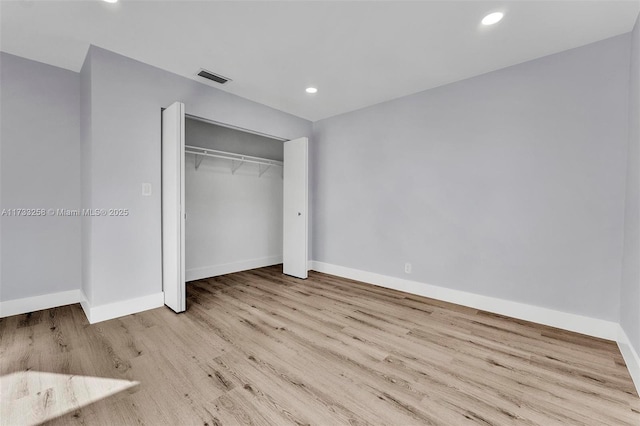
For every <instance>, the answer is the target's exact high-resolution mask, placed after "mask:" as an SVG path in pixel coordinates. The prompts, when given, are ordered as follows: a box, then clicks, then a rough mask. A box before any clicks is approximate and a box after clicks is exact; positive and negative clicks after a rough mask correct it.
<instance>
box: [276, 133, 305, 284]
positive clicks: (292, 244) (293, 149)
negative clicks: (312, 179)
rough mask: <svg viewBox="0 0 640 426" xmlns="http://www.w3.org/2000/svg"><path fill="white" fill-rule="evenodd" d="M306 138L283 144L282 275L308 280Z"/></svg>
mask: <svg viewBox="0 0 640 426" xmlns="http://www.w3.org/2000/svg"><path fill="white" fill-rule="evenodd" d="M308 145H309V141H308V139H307V138H300V139H294V140H292V141H288V142H285V143H284V191H283V195H284V200H283V201H284V206H283V211H284V223H283V226H284V228H283V233H284V235H283V253H282V256H283V272H284V273H285V274H287V275H292V276H294V277H298V278H307V238H308V220H307V213H308V211H307V200H308V194H307V187H308V185H307V180H308V179H307V164H308V160H307V158H308V155H307V153H308V148H309V147H308Z"/></svg>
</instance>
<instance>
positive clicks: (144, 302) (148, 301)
mask: <svg viewBox="0 0 640 426" xmlns="http://www.w3.org/2000/svg"><path fill="white" fill-rule="evenodd" d="M85 305H86V306H85ZM161 306H164V293H163V292H160V293H154V294H150V295H148V296H142V297H136V298H134V299H127V300H122V301H119V302H113V303H107V304H104V305H98V306H90V305H89V304H88V303H87V302H85V303H83V304H82V309H84V313H85V315H86V316H87V319H88V320H89V323H90V324H95V323H97V322H101V321H107V320H110V319H114V318H119V317H123V316H125V315H131V314H136V313H138V312H142V311H147V310H149V309H155V308H159V307H161Z"/></svg>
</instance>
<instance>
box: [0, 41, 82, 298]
mask: <svg viewBox="0 0 640 426" xmlns="http://www.w3.org/2000/svg"><path fill="white" fill-rule="evenodd" d="M0 91H1V92H2V97H1V108H2V124H1V129H0V139H1V141H2V160H1V161H2V163H1V165H0V181H1V186H2V199H1V200H0V204H1V208H2V209H13V208H45V209H49V208H53V209H57V208H66V209H78V208H80V127H79V93H80V87H79V84H78V74H77V73H74V72H71V71H66V70H63V69H60V68H56V67H52V66H49V65H45V64H42V63H39V62H34V61H30V60H27V59H23V58H20V57H17V56H13V55H10V54H7V53H0ZM1 220H2V231H3V232H2V240H1V242H2V248H1V254H0V257H1V258H2V271H1V276H0V281H1V283H0V300H2V301H7V300H13V299H21V298H24V297H31V296H38V295H43V294H49V293H56V292H60V291H66V290H73V289H78V288H80V268H81V255H80V247H81V241H80V232H81V231H80V218H79V217H55V216H46V217H6V216H5V217H2V219H1Z"/></svg>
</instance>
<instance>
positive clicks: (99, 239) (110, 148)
mask: <svg viewBox="0 0 640 426" xmlns="http://www.w3.org/2000/svg"><path fill="white" fill-rule="evenodd" d="M90 52H91V56H90V60H91V87H92V91H91V129H92V138H91V158H92V172H91V186H92V200H91V204H92V206H93V208H104V209H110V208H114V209H119V208H122V209H128V210H129V215H128V216H124V217H123V216H120V217H96V218H92V219H91V251H92V252H91V255H90V256H91V265H90V268H91V280H92V282H91V284H90V285H91V287H92V292H93V301H92V302H93V305H96V306H99V305H103V304H107V303H112V302H118V301H123V300H127V299H132V298H137V297H143V296H151V297H153V300H157V297H156V296H157V295H158V293H159V292H161V291H162V287H161V282H162V281H161V279H162V277H161V255H160V254H161V252H160V250H161V241H160V229H161V226H160V220H161V209H160V129H161V127H160V110H161V108H162V107H166V106H168V105H170V104H171V103H173V102H174V101H181V102H184V104H185V108H186V113H187V114H190V115H194V116H198V117H203V118H206V119H209V120H213V121H217V122H222V123H227V124H230V125H233V126H237V127H240V128H246V129H252V130H255V131H258V132H261V133H265V134H271V135H275V136H280V137H283V138H294V137H298V136H301V135H308V134H309V133H310V131H311V123H310V122H308V121H306V120H303V119H300V118H297V117H294V116H291V115H289V114H285V113H283V112H281V111H277V110H274V109H272V108H269V107H266V106H264V105H260V104H257V103H254V102H251V101H248V100H246V99H243V98H240V97H238V96H235V95H231V94H229V93H226V92H223V91H220V90H217V89H215V88H213V87H209V86H207V85H204V84H201V83H198V82H196V81H193V80H189V79H186V78H183V77H179V76H177V75H175V74H171V73H169V72H166V71H163V70H160V69H158V68H154V67H152V66H149V65H146V64H143V63H141V62H138V61H135V60H132V59H129V58H126V57H124V56H121V55H118V54H115V53H113V52H109V51H107V50H104V49H101V48H98V47H95V46H92V47H90ZM231 77H233V76H231ZM142 183H150V184H151V186H152V194H151V196H142Z"/></svg>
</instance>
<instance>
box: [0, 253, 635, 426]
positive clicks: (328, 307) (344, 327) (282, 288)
mask: <svg viewBox="0 0 640 426" xmlns="http://www.w3.org/2000/svg"><path fill="white" fill-rule="evenodd" d="M187 295H188V298H187V312H186V313H183V314H180V315H176V314H174V313H172V312H171V311H170V310H169V309H167V308H159V309H154V310H152V311H147V312H143V313H140V314H136V315H130V316H127V317H124V318H119V319H115V320H111V321H106V322H103V323H99V324H94V325H89V324H88V323H87V321H86V319H85V318H84V315H83V313H82V310H81V308H80V306H79V305H71V306H66V307H62V308H56V309H49V310H45V311H40V312H34V313H32V314H29V315H18V316H14V317H9V318H4V319H2V320H0V356H1V361H0V374H1V375H2V376H3V378H2V379H0V380H7V377H9V376H7V375H9V374H11V373H17V376H16V375H14V376H13V377H20V375H24V374H27V373H25V372H26V371H29V372H31V373H33V372H50V373H61V374H66V375H79V376H89V377H103V378H111V379H117V380H119V381H137V382H139V384H137V385H132V386H131V387H129V388H128V389H126V390H124V391H121V392H119V393H116V394H115V395H112V396H109V397H106V398H103V399H101V400H99V401H97V402H95V403H92V404H90V405H85V406H82V407H81V408H74V404H75V405H77V404H78V398H77V397H76V396H77V395H78V394H77V390H76V389H73V388H72V387H70V386H66V387H65V388H64V389H58V388H48V389H38V388H37V385H34V384H33V383H32V382H29V383H31V384H27V381H26V379H25V380H22V381H20V380H19V381H18V384H17V385H15V386H14V385H12V389H10V392H8V394H3V399H6V400H8V403H9V407H18V406H19V404H17V402H18V401H19V400H20V399H21V398H26V397H31V398H32V399H33V400H34V401H35V404H36V406H35V407H33V410H34V412H35V413H39V414H38V415H40V416H41V417H39V419H40V420H42V419H46V418H47V417H46V416H47V413H51V412H53V411H52V410H50V409H49V408H48V407H52V406H53V405H55V406H56V407H57V408H60V407H65V409H69V410H71V411H70V412H68V413H67V414H64V415H62V416H61V417H57V418H54V419H52V420H49V423H50V424H55V425H67V424H79V425H80V424H84V425H129V424H131V425H133V424H146V425H164V424H167V425H178V424H179V425H191V424H193V425H197V424H199V425H208V426H213V425H234V424H251V425H287V424H291V425H347V424H348V425H365V424H372V425H467V424H470V425H471V424H473V425H477V424H482V425H544V426H549V425H636V426H637V425H640V398H639V397H638V394H637V393H636V391H635V389H634V387H633V384H632V382H631V378H630V376H629V373H628V371H627V369H626V367H625V364H624V361H623V359H622V357H621V355H620V352H619V351H618V348H617V346H616V344H615V343H614V342H610V341H605V340H600V339H595V338H591V337H587V336H583V335H579V334H575V333H570V332H566V331H562V330H558V329H554V328H550V327H545V326H540V325H536V324H532V323H528V322H526V321H520V320H515V319H512V318H506V317H501V316H499V315H494V314H490V313H487V312H483V311H477V310H475V309H470V308H465V307H461V306H457V305H452V304H448V303H444V302H439V301H436V300H432V299H427V298H423V297H418V296H413V295H409V294H405V293H401V292H397V291H393V290H387V289H383V288H379V287H375V286H371V285H367V284H362V283H358V282H355V281H350V280H345V279H341V278H337V277H334V276H330V275H325V274H320V273H313V272H312V273H310V276H309V279H308V280H306V281H302V280H297V279H295V278H291V277H286V276H283V275H281V267H280V266H276V267H269V268H262V269H256V270H253V271H246V272H241V273H237V274H230V275H225V276H221V277H216V278H211V279H207V280H201V281H196V282H192V283H189V284H188V285H187ZM37 392H41V393H40V394H38V393H37ZM10 410H11V408H9V409H7V408H4V409H3V411H4V412H1V413H0V418H1V419H2V420H1V422H2V423H3V424H9V423H8V422H9V420H7V419H16V418H19V417H18V416H17V414H19V413H15V412H11V411H10Z"/></svg>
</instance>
